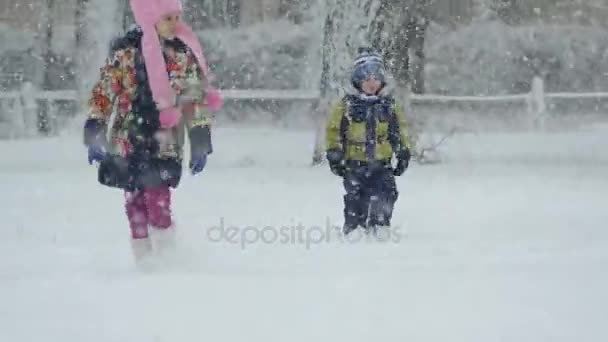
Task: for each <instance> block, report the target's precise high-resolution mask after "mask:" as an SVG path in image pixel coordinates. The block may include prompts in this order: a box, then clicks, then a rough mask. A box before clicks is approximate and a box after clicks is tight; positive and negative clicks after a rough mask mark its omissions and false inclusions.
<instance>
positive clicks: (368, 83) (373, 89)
mask: <svg viewBox="0 0 608 342" xmlns="http://www.w3.org/2000/svg"><path fill="white" fill-rule="evenodd" d="M381 86H382V82H380V80H377V79H375V78H373V77H368V78H367V79H366V80H365V81H363V82H362V83H361V90H363V92H364V93H365V94H366V95H376V94H377V93H378V91H379V90H380V87H381Z"/></svg>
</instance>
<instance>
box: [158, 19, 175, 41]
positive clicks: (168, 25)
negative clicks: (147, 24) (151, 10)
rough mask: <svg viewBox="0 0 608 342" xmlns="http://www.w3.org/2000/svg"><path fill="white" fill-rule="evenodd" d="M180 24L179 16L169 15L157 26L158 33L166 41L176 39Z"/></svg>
mask: <svg viewBox="0 0 608 342" xmlns="http://www.w3.org/2000/svg"><path fill="white" fill-rule="evenodd" d="M178 22H179V14H177V13H176V14H169V15H165V16H163V17H162V19H161V20H160V21H159V22H158V23H157V24H156V32H158V35H159V36H161V37H162V38H164V39H173V38H175V31H176V28H177V23H178Z"/></svg>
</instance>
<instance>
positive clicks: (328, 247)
mask: <svg viewBox="0 0 608 342" xmlns="http://www.w3.org/2000/svg"><path fill="white" fill-rule="evenodd" d="M214 137H215V151H216V152H215V154H214V155H213V157H212V158H211V159H210V162H209V165H208V169H206V170H205V171H204V173H203V174H201V175H200V176H197V177H192V176H189V175H187V176H186V177H185V179H184V180H183V183H182V186H181V187H180V189H178V191H177V192H176V193H175V215H176V217H177V224H178V229H179V233H180V236H179V241H178V242H179V250H178V252H177V253H176V255H173V256H171V257H168V258H166V259H163V260H159V263H158V264H157V265H156V266H157V267H156V268H155V269H153V270H151V271H148V272H142V271H138V270H136V269H135V266H134V264H133V260H132V257H131V251H130V247H129V243H128V230H127V225H126V218H125V215H124V209H123V198H122V194H121V193H120V192H119V191H115V190H111V189H106V188H102V187H101V186H99V185H97V184H96V178H95V169H94V168H93V167H91V166H89V165H88V164H87V162H86V153H85V150H84V148H83V147H82V145H81V144H80V136H79V135H78V134H75V135H73V136H64V137H59V138H53V139H47V140H29V141H4V142H0V153H2V155H3V158H1V159H0V188H1V189H2V196H0V208H2V209H1V212H2V222H3V223H2V228H1V235H0V236H1V238H0V303H1V305H0V341H6V342H30V341H37V342H38V341H44V342H55V341H57V342H68V341H90V342H98V341H99V342H101V341H104V342H108V341H112V342H114V341H116V342H118V341H128V342H136V341H137V342H139V341H142V342H143V341H146V342H149V341H154V342H165V341H167V342H169V341H171V342H173V341H204V340H205V341H264V342H267V341H282V342H293V341H306V342H310V341H349V342H354V341H372V340H377V341H383V342H386V341H441V342H445V341H450V342H456V341H463V342H465V341H466V342H472V341H480V342H489V341H517V342H523V341H530V342H538V341H598V342H599V341H606V340H607V339H608V331H607V330H606V324H607V323H608V315H607V314H606V307H608V292H607V291H606V289H607V288H608V230H607V229H606V222H608V210H607V209H606V194H608V177H607V175H608V149H607V148H606V146H608V128H606V127H598V126H595V127H589V128H586V129H585V128H583V129H580V130H577V131H571V132H562V133H558V132H556V133H543V134H540V133H520V134H517V133H509V134H485V135H484V134H478V135H473V134H471V135H460V136H457V137H455V138H454V139H452V140H450V142H449V143H448V144H447V145H446V146H445V149H444V150H445V151H446V152H447V157H446V160H445V162H444V163H443V164H438V165H428V166H419V165H412V167H411V169H410V170H408V172H407V173H406V174H405V175H404V176H403V177H401V178H400V179H399V180H398V184H399V188H400V191H401V198H400V200H399V202H398V206H397V208H396V212H395V218H394V224H395V226H396V228H395V229H394V230H393V232H392V235H391V238H390V239H388V240H387V241H384V242H379V241H375V242H369V241H365V240H363V239H361V240H360V241H358V242H357V241H344V240H340V238H339V235H337V234H336V232H335V231H334V230H332V228H331V227H330V228H326V225H327V224H328V223H327V222H329V225H339V224H341V220H342V215H341V211H342V198H341V196H342V188H341V183H340V179H339V178H337V177H335V176H332V175H331V174H330V173H329V171H328V170H327V168H326V167H310V166H309V161H310V159H311V158H310V157H311V150H312V146H311V145H312V143H313V136H312V132H309V131H294V130H291V131H286V132H285V131H284V132H281V131H279V130H278V129H274V128H255V129H242V128H239V129H236V128H219V129H218V130H217V131H216V133H215V136H214ZM220 222H224V227H228V226H233V227H235V228H236V229H237V230H236V231H237V232H240V233H243V234H245V239H238V237H239V235H238V234H237V235H236V237H235V238H234V239H233V240H230V241H228V240H224V241H222V242H216V241H212V240H214V239H215V237H213V235H212V233H215V232H217V231H218V230H217V229H214V228H213V227H214V226H217V225H218V224H220ZM298 224H301V227H300V228H299V229H300V230H297V229H286V230H281V229H283V228H281V227H283V226H292V227H293V226H296V225H298ZM266 226H270V228H264V227H266ZM315 226H318V227H315ZM247 227H250V228H247ZM251 227H253V228H251ZM254 228H255V229H254ZM299 231H301V232H302V233H301V234H302V235H301V236H298V235H297V234H299V233H298V232H299ZM210 232H211V233H210ZM256 232H257V233H264V234H266V235H264V239H262V238H261V237H260V238H259V239H255V236H254V235H252V234H255V233H256ZM285 232H288V233H289V232H291V233H293V232H295V235H293V236H291V235H290V236H289V237H290V238H289V239H283V241H275V242H274V243H272V241H271V240H274V239H275V238H276V237H277V236H275V235H274V234H275V233H277V234H280V233H285ZM210 234H211V235H212V236H211V237H212V238H213V239H211V238H210ZM307 236H308V237H309V239H307ZM283 237H284V236H283ZM253 240H256V242H255V243H254V242H251V241H253ZM285 240H287V241H285Z"/></svg>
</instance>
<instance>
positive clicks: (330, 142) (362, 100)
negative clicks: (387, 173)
mask: <svg viewBox="0 0 608 342" xmlns="http://www.w3.org/2000/svg"><path fill="white" fill-rule="evenodd" d="M406 148H408V149H410V150H411V148H412V142H411V141H410V137H409V135H408V123H407V120H406V118H405V113H404V111H403V108H402V107H401V106H400V105H398V104H397V103H396V102H395V100H394V99H393V98H392V97H391V96H378V97H371V98H370V97H364V96H361V95H346V96H344V97H343V98H342V99H341V101H339V102H337V103H335V104H334V105H333V106H332V108H331V109H330V115H329V120H328V123H327V132H326V149H327V150H328V151H329V150H334V151H335V150H341V151H342V152H343V153H344V159H345V160H354V161H367V162H370V161H389V162H390V160H391V159H392V157H393V154H394V153H395V154H397V153H399V152H401V151H403V150H405V149H406Z"/></svg>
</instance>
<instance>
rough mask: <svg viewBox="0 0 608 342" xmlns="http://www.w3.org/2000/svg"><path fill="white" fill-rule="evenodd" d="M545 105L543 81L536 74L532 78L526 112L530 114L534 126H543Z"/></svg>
mask: <svg viewBox="0 0 608 342" xmlns="http://www.w3.org/2000/svg"><path fill="white" fill-rule="evenodd" d="M546 111H547V105H546V102H545V82H544V80H543V79H542V78H541V77H540V76H538V75H536V76H534V78H533V79H532V89H531V91H530V99H529V101H528V113H529V114H530V115H531V118H532V121H533V123H534V126H536V127H537V128H544V126H545V119H546V115H545V114H546Z"/></svg>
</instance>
